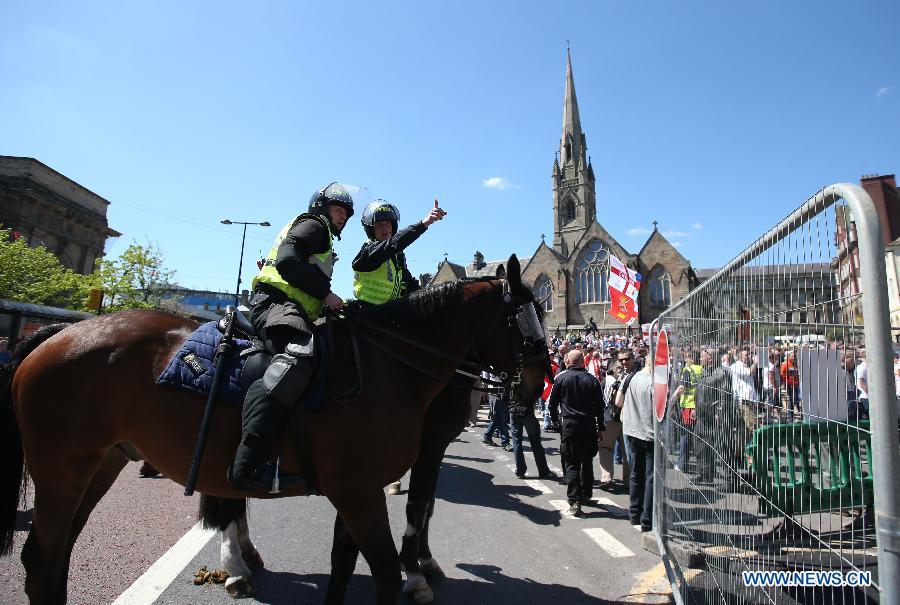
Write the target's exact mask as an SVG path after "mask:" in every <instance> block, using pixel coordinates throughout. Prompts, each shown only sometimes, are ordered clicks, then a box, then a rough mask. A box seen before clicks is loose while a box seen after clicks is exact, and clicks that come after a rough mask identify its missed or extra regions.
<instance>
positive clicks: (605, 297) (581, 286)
mask: <svg viewBox="0 0 900 605" xmlns="http://www.w3.org/2000/svg"><path fill="white" fill-rule="evenodd" d="M607 279H609V251H608V250H607V249H606V247H605V246H604V245H603V244H602V243H601V242H600V240H594V241H592V242H591V243H590V244H589V245H588V246H587V247H586V248H585V249H584V252H582V253H581V256H580V257H579V259H578V262H577V263H576V264H575V293H576V301H577V302H578V303H579V304H580V303H596V302H608V301H609V288H608V285H607Z"/></svg>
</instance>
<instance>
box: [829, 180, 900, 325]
mask: <svg viewBox="0 0 900 605" xmlns="http://www.w3.org/2000/svg"><path fill="white" fill-rule="evenodd" d="M859 184H860V185H861V186H862V188H863V189H865V190H866V193H868V194H869V197H871V198H872V202H873V203H874V204H875V209H876V211H877V212H878V218H879V220H880V222H881V239H882V242H881V243H882V245H883V246H884V256H885V266H886V269H887V281H888V304H889V307H890V310H891V326H893V327H895V328H900V291H898V287H897V279H898V276H897V259H896V256H895V253H896V251H897V249H898V246H900V243H898V240H900V193H898V191H897V183H896V180H895V178H894V175H893V174H888V175H884V176H879V175H869V176H864V177H862V178H861V179H860V183H859ZM835 223H836V224H835V233H834V239H835V247H836V248H837V256H836V257H834V258H833V259H832V261H831V267H832V270H833V272H834V275H835V282H836V283H837V285H838V292H839V294H840V298H841V307H842V308H841V311H842V316H843V322H845V323H857V324H858V323H860V322H862V320H863V317H862V302H861V300H860V296H861V295H862V293H863V292H862V287H861V282H860V265H859V244H858V241H857V235H856V222H855V221H854V220H853V215H852V214H851V213H850V208H849V206H844V205H841V206H837V207H836V208H835ZM897 339H900V333H898V334H896V335H895V340H897ZM898 342H900V340H898Z"/></svg>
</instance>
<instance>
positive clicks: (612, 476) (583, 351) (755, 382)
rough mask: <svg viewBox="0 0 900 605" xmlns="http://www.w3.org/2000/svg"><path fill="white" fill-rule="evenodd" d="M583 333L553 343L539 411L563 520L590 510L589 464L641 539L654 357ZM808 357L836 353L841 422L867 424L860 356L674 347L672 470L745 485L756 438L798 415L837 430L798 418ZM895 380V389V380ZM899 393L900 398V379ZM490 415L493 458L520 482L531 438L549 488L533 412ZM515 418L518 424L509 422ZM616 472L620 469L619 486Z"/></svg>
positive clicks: (617, 339) (502, 402) (499, 401)
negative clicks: (722, 469) (507, 454)
mask: <svg viewBox="0 0 900 605" xmlns="http://www.w3.org/2000/svg"><path fill="white" fill-rule="evenodd" d="M588 328H589V326H586V329H585V330H584V331H568V332H565V333H561V332H557V333H556V334H555V335H553V336H552V337H551V338H550V341H549V345H548V350H549V353H550V356H551V359H552V362H551V363H552V372H553V374H554V381H553V382H552V383H551V381H549V380H548V381H547V383H546V384H545V387H546V388H545V390H544V392H543V393H542V395H541V396H540V398H539V400H538V401H537V402H536V405H537V408H538V410H539V413H540V415H541V416H542V418H543V423H542V427H543V430H544V431H547V432H559V433H560V455H561V463H562V464H561V466H562V467H563V469H564V473H565V481H566V484H567V496H568V500H569V512H570V513H572V514H573V515H576V516H577V515H581V514H582V510H581V507H582V506H584V505H586V504H589V503H590V502H591V496H592V490H593V488H594V469H593V458H594V457H595V456H596V457H597V458H598V460H599V467H600V479H599V487H600V489H604V490H614V489H616V486H617V485H621V486H622V488H623V489H625V490H627V491H628V492H629V495H630V498H631V505H630V510H629V512H630V516H631V521H632V523H633V524H635V525H640V526H641V528H642V529H643V530H645V531H646V530H649V529H650V527H651V526H652V500H653V455H654V448H653V443H654V435H655V434H656V433H655V432H654V429H655V428H656V427H655V424H656V420H655V412H654V407H653V395H652V393H653V389H652V384H653V376H652V365H653V364H652V363H648V360H647V355H648V353H649V350H648V349H649V347H648V344H647V342H646V341H645V340H644V339H643V338H642V337H641V336H637V335H628V334H600V333H599V332H598V331H596V330H592V329H588ZM804 347H805V348H806V349H813V348H821V349H828V348H831V349H840V350H839V351H838V352H837V354H836V355H837V358H838V359H840V365H841V368H842V370H843V372H845V376H844V379H845V383H846V385H847V392H846V397H847V400H846V401H847V403H846V405H847V421H848V422H849V423H851V424H855V423H859V422H860V421H865V420H868V414H869V401H868V383H867V367H866V361H865V351H864V350H863V349H862V348H861V347H850V346H847V347H828V346H822V345H815V344H811V345H794V346H783V345H781V344H777V343H776V344H772V345H771V346H766V345H760V346H749V345H738V344H730V345H724V346H722V345H719V346H712V345H710V346H701V347H690V346H676V347H674V348H673V351H674V353H673V357H672V359H671V366H670V368H669V370H670V389H669V400H668V407H667V410H668V411H667V416H666V418H665V419H664V421H663V424H662V425H661V427H662V431H663V432H662V437H663V438H664V442H665V444H666V450H667V453H668V454H669V455H671V457H672V460H673V466H674V468H676V469H677V470H678V471H680V472H682V473H685V474H690V475H691V476H692V480H694V481H695V482H696V483H699V484H712V483H713V481H714V479H715V476H716V467H717V465H718V466H721V465H723V464H724V465H728V466H730V467H731V468H733V469H735V471H736V472H738V473H739V474H742V475H743V474H744V473H746V472H747V462H746V454H745V447H746V446H747V445H748V444H749V443H751V441H752V438H753V434H754V432H755V430H756V429H757V428H759V427H760V426H762V425H766V424H771V423H796V422H799V421H801V420H803V419H804V415H806V416H807V418H806V420H807V421H817V420H818V421H822V420H834V419H833V418H816V417H814V416H810V413H809V412H808V411H807V413H806V414H804V402H803V398H804V394H803V389H802V387H801V385H805V381H803V380H801V379H802V378H803V377H802V376H801V367H800V359H799V357H800V354H801V353H804V352H808V351H804ZM832 363H834V361H833V360H832ZM895 363H896V364H898V367H900V359H897V358H895ZM804 371H811V370H810V369H809V368H807V369H806V370H804ZM895 373H896V374H897V376H898V377H900V372H895ZM897 385H898V391H897V392H898V397H900V378H898V382H897ZM842 396H843V394H840V395H832V398H833V399H832V401H840V402H841V403H840V404H839V405H843V402H842ZM490 405H491V422H490V424H489V425H488V427H487V430H486V431H485V434H484V438H483V440H484V443H485V444H487V445H491V446H497V445H498V444H497V443H496V442H494V436H495V435H496V436H497V437H498V438H499V439H500V444H499V446H501V447H505V448H507V449H508V450H509V451H513V452H515V455H516V475H517V476H519V477H524V476H525V461H524V455H523V454H522V427H523V426H524V427H526V432H527V433H528V437H529V442H530V444H531V448H532V451H533V452H534V454H535V459H536V462H537V465H538V471H539V474H540V476H549V474H550V471H549V469H548V468H547V463H546V454H545V452H544V449H543V447H542V446H541V440H540V427H539V426H538V422H537V419H536V418H535V417H534V414H533V412H534V409H533V406H525V407H524V408H523V406H521V404H519V403H517V402H510V401H508V400H506V399H505V398H503V397H502V396H497V397H493V398H492V399H491V401H490ZM510 409H515V410H516V413H515V414H514V415H513V414H510V413H509V410H510ZM522 414H524V416H522ZM516 418H527V421H525V422H523V421H521V420H519V421H517V420H516ZM510 424H512V427H513V430H512V431H510V430H509V428H508V427H509V426H510ZM527 427H531V428H530V430H529V429H528V428H527ZM511 433H512V438H510V434H511ZM616 466H621V467H622V472H621V475H620V476H619V478H617V477H616V475H617V472H616Z"/></svg>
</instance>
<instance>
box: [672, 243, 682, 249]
mask: <svg viewBox="0 0 900 605" xmlns="http://www.w3.org/2000/svg"><path fill="white" fill-rule="evenodd" d="M681 246H682V244H681V242H672V247H673V248H681Z"/></svg>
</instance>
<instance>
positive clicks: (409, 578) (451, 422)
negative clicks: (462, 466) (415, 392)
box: [200, 386, 471, 604]
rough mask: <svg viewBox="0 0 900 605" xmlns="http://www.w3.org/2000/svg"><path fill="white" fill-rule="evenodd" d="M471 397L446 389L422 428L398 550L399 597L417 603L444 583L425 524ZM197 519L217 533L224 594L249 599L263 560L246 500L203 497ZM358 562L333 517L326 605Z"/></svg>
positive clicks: (337, 598)
mask: <svg viewBox="0 0 900 605" xmlns="http://www.w3.org/2000/svg"><path fill="white" fill-rule="evenodd" d="M470 393H471V391H470V390H469V389H466V388H462V387H461V386H447V387H445V388H444V390H442V391H441V392H440V393H438V395H437V397H435V399H434V401H432V403H431V405H430V406H429V407H428V411H427V412H426V413H425V419H424V421H423V424H422V435H421V440H420V442H419V454H418V456H417V457H416V461H415V463H414V464H413V466H412V469H411V472H410V478H409V490H408V495H407V503H406V529H405V531H404V533H403V541H402V542H403V543H402V546H401V549H400V563H401V566H402V568H403V571H404V572H405V573H406V583H405V584H404V586H403V593H404V594H406V595H407V596H409V597H411V598H412V599H413V600H414V601H415V602H416V603H430V602H431V601H432V600H433V598H434V594H433V592H432V590H431V586H429V584H428V580H439V579H442V578H443V577H444V572H443V570H442V569H441V566H440V565H439V564H438V562H437V560H435V558H434V557H433V556H432V553H431V548H430V546H429V539H428V534H429V524H430V520H431V516H432V514H433V513H434V500H435V491H436V490H437V481H438V475H439V473H440V467H441V462H442V460H443V458H444V453H445V452H446V450H447V447H448V446H449V445H450V443H451V442H452V441H453V440H454V439H455V438H456V437H457V436H459V434H460V433H461V432H462V430H463V427H465V425H466V423H467V421H468V419H469V414H470V412H471V404H470V400H469V398H470ZM200 516H201V518H202V519H203V522H204V525H205V526H206V527H208V528H211V529H217V530H219V531H220V532H221V538H222V549H221V559H222V566H223V567H224V568H225V571H227V572H228V575H229V578H228V580H227V581H226V584H225V588H226V590H227V591H228V594H230V595H231V596H232V597H235V598H242V597H249V596H254V595H255V593H256V591H255V587H254V585H253V581H252V577H251V575H252V571H251V570H252V569H254V568H258V567H262V566H263V560H262V557H261V556H260V555H259V553H258V552H257V550H256V547H255V546H254V545H253V542H252V541H251V539H250V534H249V528H248V525H247V504H246V500H232V499H226V498H215V497H212V496H206V495H204V496H203V497H202V498H201V501H200ZM358 556H359V548H358V547H357V546H356V543H355V542H354V541H353V537H352V536H351V535H350V533H349V532H348V531H347V527H346V525H345V524H344V522H343V520H342V519H341V516H340V513H338V514H337V515H336V519H335V526H334V538H333V542H332V553H331V564H332V566H331V576H330V577H329V582H328V591H327V594H326V597H325V602H326V603H329V604H330V603H343V602H344V595H345V593H346V590H347V585H348V583H349V581H350V579H351V577H352V575H353V571H354V569H355V567H356V560H357V558H358Z"/></svg>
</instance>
